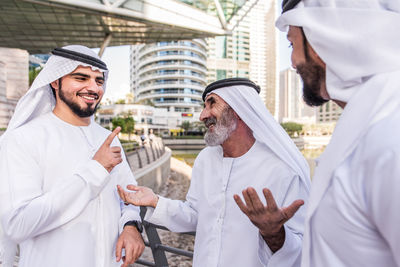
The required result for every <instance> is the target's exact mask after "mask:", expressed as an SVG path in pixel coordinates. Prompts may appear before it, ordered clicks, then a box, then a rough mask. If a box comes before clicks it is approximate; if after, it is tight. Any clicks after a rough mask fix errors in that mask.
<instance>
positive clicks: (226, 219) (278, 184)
mask: <svg viewBox="0 0 400 267" xmlns="http://www.w3.org/2000/svg"><path fill="white" fill-rule="evenodd" d="M259 90H260V88H259V87H258V86H257V85H256V84H254V83H253V82H251V81H249V80H247V79H241V78H232V79H225V80H221V81H217V82H215V83H212V84H210V85H208V86H207V88H206V89H205V91H204V94H203V100H204V102H205V106H204V110H203V111H202V113H201V115H200V120H202V121H203V122H204V123H205V125H206V127H207V128H208V131H207V133H206V135H205V141H206V144H207V147H206V148H205V149H203V150H202V151H201V152H200V154H199V155H198V157H197V159H196V161H195V163H194V166H193V171H192V179H191V184H190V188H189V192H188V194H187V196H186V201H185V202H183V201H178V200H170V199H166V198H163V197H157V196H156V195H155V194H154V193H153V192H152V191H151V190H150V189H148V188H145V187H136V186H128V189H130V190H135V191H137V192H136V193H133V192H128V191H124V190H123V189H122V188H121V187H120V188H119V191H120V195H121V198H122V199H124V201H126V202H129V203H132V204H134V205H141V206H150V208H148V211H147V213H146V217H145V220H148V221H149V222H151V223H154V224H159V225H163V226H165V227H167V228H168V229H170V230H171V231H175V232H189V231H196V239H195V247H194V259H193V265H194V266H207V267H214V266H215V267H216V266H241V267H242V266H251V267H257V266H263V265H262V263H261V262H260V260H259V257H258V253H259V251H260V254H261V255H262V257H263V259H264V260H265V261H266V262H267V265H268V266H285V267H290V266H298V265H299V264H300V258H301V257H300V256H301V242H302V234H303V221H304V211H305V208H304V207H302V208H300V206H301V205H302V204H303V203H304V201H306V200H307V197H308V188H309V173H308V166H307V163H306V162H305V160H304V158H303V157H302V156H301V154H300V152H299V151H298V150H297V148H296V146H295V145H294V143H293V141H292V140H291V139H290V138H289V136H288V135H287V134H286V133H285V131H284V130H283V129H282V128H281V127H280V125H279V124H278V123H277V122H276V121H275V120H274V119H273V117H272V116H271V115H270V114H269V112H268V111H267V109H266V107H265V105H264V103H263V102H262V101H261V98H260V97H259V96H258V92H259ZM245 188H247V189H246V190H245V191H244V193H243V194H244V197H245V200H246V203H250V202H252V198H253V196H254V195H257V194H259V195H262V194H264V195H265V198H266V200H267V202H268V203H266V202H265V201H263V202H261V201H258V202H254V205H256V206H257V207H260V209H267V210H268V211H269V214H270V216H271V220H269V224H270V225H269V227H265V228H263V230H264V231H263V232H260V231H259V229H258V228H257V227H256V226H255V225H253V224H252V222H251V221H249V219H248V218H247V216H246V215H245V214H244V213H242V212H241V210H240V208H239V207H238V206H237V205H236V203H235V200H234V196H235V198H237V199H239V196H238V195H237V194H240V193H241V191H242V190H243V189H245ZM264 188H268V189H265V190H263V189H264ZM271 192H272V194H273V195H274V196H275V199H276V202H275V200H274V198H273V197H272V195H271ZM248 193H249V194H248ZM263 199H264V198H263ZM278 207H285V208H282V209H280V208H278ZM299 208H300V209H299ZM298 209H299V211H298V212H297V213H296V215H295V216H294V217H293V218H292V219H291V220H288V219H289V218H290V217H292V215H293V214H294V213H295V212H296V210H298Z"/></svg>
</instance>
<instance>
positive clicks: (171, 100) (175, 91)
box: [131, 39, 206, 128]
mask: <svg viewBox="0 0 400 267" xmlns="http://www.w3.org/2000/svg"><path fill="white" fill-rule="evenodd" d="M205 86H206V43H205V42H204V41H203V40H201V39H195V40H186V41H175V42H159V43H155V44H148V45H138V46H133V47H132V48H131V88H132V91H133V93H134V95H135V101H136V102H137V103H141V104H147V105H154V106H155V107H159V108H166V109H167V111H168V113H169V115H170V117H173V118H174V119H172V121H174V124H176V125H179V124H181V123H182V121H185V120H188V121H198V120H199V115H200V112H201V110H202V99H201V96H202V93H203V90H204V88H205ZM175 121H176V123H175ZM172 128H174V127H173V126H172Z"/></svg>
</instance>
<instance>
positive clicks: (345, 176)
mask: <svg viewBox="0 0 400 267" xmlns="http://www.w3.org/2000/svg"><path fill="white" fill-rule="evenodd" d="M399 136H400V114H399V113H398V112H397V113H396V114H394V115H393V116H391V117H387V118H385V119H384V120H382V121H380V122H379V123H377V124H376V125H374V126H373V127H372V128H371V129H370V130H369V131H368V132H367V133H366V134H365V135H364V137H363V138H362V139H361V140H360V143H359V144H358V146H357V147H356V149H355V150H354V151H353V152H352V153H351V154H350V156H349V157H347V158H346V159H345V160H344V161H343V162H342V163H341V164H340V165H339V166H338V167H337V168H336V169H335V171H334V173H333V176H332V178H331V180H330V183H329V186H328V187H327V188H326V191H325V193H324V195H323V197H322V199H321V200H320V202H319V203H316V206H317V207H316V209H315V211H314V212H313V214H312V216H311V218H310V219H309V222H308V223H309V225H308V226H309V229H310V237H309V239H308V238H307V241H305V242H304V248H305V249H304V251H310V253H305V254H304V255H303V263H305V264H304V265H303V266H304V267H320V266H324V267H329V266H331V267H345V266H346V267H348V266H357V267H358V266H362V267H369V266H371V267H375V266H382V267H383V266H384V267H395V266H400V253H399V252H400V232H399V225H400V212H399V203H400V179H399V178H400V142H399ZM315 182H316V181H315ZM313 190H315V191H320V190H323V188H314V185H313ZM313 192H314V191H313ZM308 240H309V241H308Z"/></svg>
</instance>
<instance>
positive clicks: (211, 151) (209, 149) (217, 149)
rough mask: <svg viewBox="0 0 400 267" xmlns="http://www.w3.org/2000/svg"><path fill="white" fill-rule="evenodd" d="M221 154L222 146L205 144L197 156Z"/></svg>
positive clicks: (206, 156)
mask: <svg viewBox="0 0 400 267" xmlns="http://www.w3.org/2000/svg"><path fill="white" fill-rule="evenodd" d="M218 155H222V148H221V146H206V147H205V148H203V149H202V150H201V151H200V153H199V155H198V156H197V158H198V159H199V158H208V157H212V156H218Z"/></svg>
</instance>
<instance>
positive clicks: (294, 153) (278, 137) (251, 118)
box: [211, 85, 310, 189]
mask: <svg viewBox="0 0 400 267" xmlns="http://www.w3.org/2000/svg"><path fill="white" fill-rule="evenodd" d="M211 93H214V94H217V95H218V96H220V97H221V98H222V99H223V100H224V101H225V102H226V103H228V105H229V106H231V108H232V109H233V110H234V111H235V112H236V113H237V114H238V116H239V117H240V118H241V119H242V120H243V121H244V123H246V125H247V126H248V127H249V128H250V129H251V130H252V131H253V135H254V138H255V139H256V140H257V141H258V142H261V143H263V144H265V145H266V146H268V147H269V148H270V149H271V150H272V152H273V153H275V155H276V156H277V157H278V158H280V159H281V160H282V161H283V162H285V163H286V164H287V165H288V166H289V167H290V168H291V169H292V170H293V172H294V173H296V174H298V175H299V177H300V178H301V179H302V180H303V182H304V184H305V185H306V188H307V189H308V188H309V185H310V173H309V167H308V164H307V162H306V160H305V159H304V157H303V156H302V155H301V153H300V151H299V150H298V149H297V147H296V145H295V144H294V142H293V141H292V139H290V137H289V136H288V135H287V133H286V132H285V130H284V129H283V128H282V127H281V126H280V125H279V124H278V123H277V122H276V121H275V119H274V118H273V117H272V115H271V114H270V113H269V111H268V110H267V108H266V106H265V104H264V103H263V101H262V100H261V98H260V97H259V95H258V93H257V91H256V90H254V88H253V87H249V86H244V85H237V86H228V87H223V88H219V89H215V90H213V91H212V92H211Z"/></svg>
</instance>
